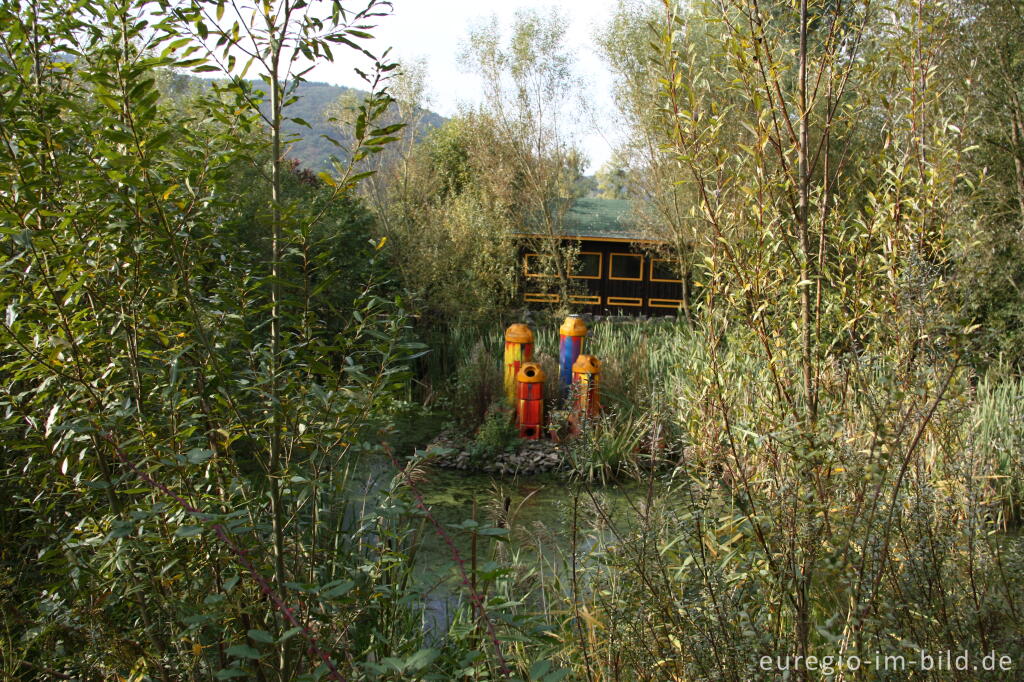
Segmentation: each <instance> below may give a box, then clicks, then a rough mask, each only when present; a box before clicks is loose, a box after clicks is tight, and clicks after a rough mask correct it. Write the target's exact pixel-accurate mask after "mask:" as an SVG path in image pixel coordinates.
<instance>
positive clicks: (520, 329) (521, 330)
mask: <svg viewBox="0 0 1024 682" xmlns="http://www.w3.org/2000/svg"><path fill="white" fill-rule="evenodd" d="M532 359H533V332H532V331H530V328H529V327H527V326H526V325H525V324H518V323H517V324H513V325H511V326H510V327H509V328H508V329H506V330H505V397H506V398H507V399H508V404H509V407H513V408H514V407H515V406H516V375H518V374H519V368H520V367H521V366H522V364H523V363H524V362H529V361H530V360H532Z"/></svg>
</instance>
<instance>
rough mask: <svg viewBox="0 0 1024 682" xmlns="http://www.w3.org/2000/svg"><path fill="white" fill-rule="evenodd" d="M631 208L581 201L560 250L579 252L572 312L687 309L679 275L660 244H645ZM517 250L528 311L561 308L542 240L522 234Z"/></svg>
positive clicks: (660, 312) (647, 241) (666, 312)
mask: <svg viewBox="0 0 1024 682" xmlns="http://www.w3.org/2000/svg"><path fill="white" fill-rule="evenodd" d="M628 210H629V205H628V203H627V202H624V201H615V200H606V199H583V200H578V201H577V202H576V204H575V205H574V207H573V211H572V212H571V213H570V215H569V216H568V219H567V220H566V227H565V230H564V232H563V235H564V236H563V237H562V238H561V239H559V245H560V246H562V247H567V250H568V249H571V250H573V251H578V255H577V258H576V260H575V263H573V265H572V268H571V270H572V273H571V275H570V278H571V280H572V289H573V293H572V295H571V296H570V301H569V303H570V307H572V308H573V309H576V310H578V311H580V312H588V313H593V314H608V315H674V314H677V313H678V312H679V311H680V310H681V309H682V306H683V283H682V280H681V278H680V275H679V270H678V268H677V267H675V266H674V264H673V263H672V262H670V261H669V260H668V259H666V258H665V257H664V256H662V255H659V254H658V252H657V247H658V246H659V242H657V241H654V240H651V239H643V238H642V237H641V236H640V235H637V234H636V233H635V232H634V231H633V230H632V229H631V224H630V223H629V222H628ZM521 236H523V237H531V238H530V239H524V240H523V242H522V244H521V246H520V249H519V262H520V266H521V267H520V273H521V275H522V279H521V282H522V286H521V287H520V291H521V296H522V300H523V302H524V303H526V304H527V305H529V304H535V305H541V304H550V303H557V302H558V294H557V293H553V292H555V291H557V290H558V287H557V282H556V279H557V278H556V275H555V274H553V273H554V268H553V267H551V263H550V262H548V259H550V258H551V256H550V255H545V253H544V252H545V251H546V252H548V253H550V252H551V249H550V248H545V249H542V248H537V245H538V243H540V239H544V240H545V241H546V240H547V239H550V237H548V238H543V237H538V236H537V235H529V234H523V235H521Z"/></svg>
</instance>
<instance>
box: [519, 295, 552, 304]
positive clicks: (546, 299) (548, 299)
mask: <svg viewBox="0 0 1024 682" xmlns="http://www.w3.org/2000/svg"><path fill="white" fill-rule="evenodd" d="M523 300H524V301H526V302H527V303H558V294H523Z"/></svg>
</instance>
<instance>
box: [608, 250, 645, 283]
mask: <svg viewBox="0 0 1024 682" xmlns="http://www.w3.org/2000/svg"><path fill="white" fill-rule="evenodd" d="M608 255H609V256H611V257H610V258H609V259H608V279H613V280H618V281H623V282H642V281H644V257H643V254H639V253H611V254H608ZM616 256H626V257H628V258H639V259H640V276H639V277H615V276H613V275H612V273H613V272H615V257H616Z"/></svg>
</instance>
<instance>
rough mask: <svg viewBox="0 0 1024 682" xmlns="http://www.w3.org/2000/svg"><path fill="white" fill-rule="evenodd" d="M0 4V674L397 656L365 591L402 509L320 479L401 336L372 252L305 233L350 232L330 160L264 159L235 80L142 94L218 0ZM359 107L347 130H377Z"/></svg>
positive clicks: (185, 672) (331, 474)
mask: <svg viewBox="0 0 1024 682" xmlns="http://www.w3.org/2000/svg"><path fill="white" fill-rule="evenodd" d="M221 9H223V7H221ZM266 9H267V11H268V12H272V11H276V10H275V9H274V8H273V7H270V6H267V8H266ZM338 9H339V10H342V9H343V8H341V6H340V5H338ZM0 11H2V12H3V23H4V26H5V31H4V32H3V34H2V35H0V41H2V43H3V49H4V52H5V54H6V55H8V57H9V59H5V60H3V61H2V64H0V91H2V93H3V98H2V99H3V102H4V105H3V106H4V115H3V117H2V119H0V135H2V137H3V140H4V144H3V145H0V154H2V155H3V157H4V163H3V170H2V171H0V183H2V191H0V197H2V198H0V202H2V203H0V211H2V214H3V227H2V233H3V242H2V254H3V259H2V260H3V266H2V267H3V276H2V278H0V282H2V284H0V307H2V308H3V309H4V316H3V320H2V327H0V339H2V346H0V377H2V382H0V384H2V388H0V404H2V406H3V411H2V418H0V432H2V440H3V442H4V450H5V453H6V457H5V459H4V461H3V469H2V473H0V489H2V490H3V492H4V493H5V495H4V504H3V505H2V511H0V532H2V534H3V541H2V547H3V550H2V553H3V555H2V560H3V566H4V568H3V572H2V575H3V585H2V588H3V591H2V598H3V601H4V603H3V611H4V613H5V616H4V621H3V626H2V632H3V634H2V637H3V638H4V645H3V647H2V650H3V654H2V661H3V666H4V671H5V675H6V676H8V677H11V678H13V679H29V678H32V677H38V676H45V677H53V678H61V677H65V676H66V677H75V678H85V679H92V678H97V679H98V678H115V677H124V678H129V677H131V678H136V679H141V678H152V679H163V680H170V679H211V678H214V677H216V678H218V679H224V678H230V677H240V676H246V677H257V678H261V679H307V678H308V679H312V678H314V677H315V678H321V677H323V676H325V675H326V676H332V677H339V676H340V675H341V674H342V672H341V670H340V669H341V668H342V667H346V669H347V670H348V672H347V673H346V675H349V674H355V675H361V674H363V673H364V672H365V670H366V669H365V667H364V666H363V662H364V661H367V660H370V659H373V658H377V659H382V658H385V657H387V656H397V657H414V656H417V655H418V656H419V657H420V658H421V659H422V658H424V654H418V653H417V652H419V651H420V650H421V645H422V631H421V630H420V628H419V626H418V617H419V616H418V614H417V611H416V609H415V608H413V606H412V605H411V604H412V603H411V602H409V601H408V599H407V598H406V595H405V593H404V592H400V591H398V592H396V591H394V590H393V589H392V588H391V586H393V585H401V584H403V580H405V578H403V575H406V573H407V571H408V564H407V563H404V562H403V561H396V560H395V558H396V557H402V556H404V555H406V554H408V552H409V547H410V545H409V544H408V542H409V538H410V535H409V531H408V530H407V527H408V519H409V518H410V516H413V511H412V510H411V508H410V506H409V504H408V503H407V502H406V501H405V500H404V499H403V492H402V491H401V489H396V491H395V492H394V494H392V495H389V496H387V497H386V502H385V504H384V505H383V506H380V507H379V508H377V509H375V510H373V513H371V514H369V515H365V516H359V515H353V514H351V513H350V507H349V499H348V494H347V492H346V481H347V475H348V472H349V471H350V470H351V468H352V466H353V465H354V462H355V460H356V458H357V456H358V455H359V453H360V452H363V451H366V450H369V449H372V447H373V446H372V445H371V443H373V442H374V441H375V440H376V439H377V438H378V437H377V436H376V434H377V433H378V432H379V430H380V429H382V428H385V427H387V425H388V423H389V422H390V421H391V419H392V415H393V413H394V410H395V397H396V394H398V393H400V392H402V391H404V390H405V387H406V386H407V384H408V382H409V380H410V373H409V363H410V360H411V358H412V356H413V355H414V354H415V352H416V351H417V350H418V348H419V347H418V346H417V345H415V344H413V343H411V341H410V339H409V333H408V324H407V318H406V317H405V315H404V313H403V311H402V310H401V308H400V307H399V306H398V305H396V303H395V301H394V300H393V298H388V297H386V296H382V295H381V294H382V293H384V292H385V290H386V289H385V288H384V283H383V281H382V276H383V275H384V274H385V271H384V270H383V269H382V268H381V265H380V260H379V258H376V257H375V255H376V253H377V252H376V251H374V250H373V249H371V248H369V247H367V248H365V249H351V248H350V249H348V250H347V251H346V252H344V253H342V252H341V251H340V249H339V248H338V247H337V246H335V247H333V248H325V246H324V244H325V243H328V244H329V243H331V242H332V241H334V240H345V239H357V240H358V241H359V242H363V241H364V239H365V232H364V233H362V234H360V233H361V231H362V230H365V221H364V224H363V225H360V222H359V218H358V209H357V208H356V207H355V204H352V203H351V202H348V203H346V202H344V201H343V202H342V203H341V204H336V203H333V202H331V201H329V199H330V198H334V199H338V198H342V197H344V195H345V193H346V192H348V191H350V188H351V187H352V182H353V177H352V176H348V177H345V176H344V175H343V176H342V177H340V178H337V177H329V178H326V179H325V180H324V182H325V183H327V185H329V186H331V189H330V190H328V189H327V188H326V187H325V186H324V184H323V183H321V182H320V181H319V180H318V181H316V182H315V183H309V182H305V181H300V177H299V176H297V175H295V174H291V175H289V174H288V173H289V171H288V169H287V168H286V167H282V166H281V164H280V155H279V154H275V153H271V154H269V155H268V154H267V151H266V149H267V138H266V137H265V135H266V133H265V132H264V131H263V130H261V129H260V127H259V123H258V121H259V117H260V115H261V114H260V111H259V110H258V106H257V105H258V100H257V98H256V97H255V96H254V94H253V93H252V91H251V88H250V87H249V86H247V84H246V83H245V82H244V81H241V80H238V79H236V80H233V81H231V83H230V85H228V86H225V87H218V88H216V89H214V90H210V91H207V92H204V93H199V94H198V97H197V98H196V99H195V100H191V101H188V102H187V104H185V105H182V104H181V103H180V101H179V102H173V101H167V100H164V99H162V98H161V92H160V90H159V89H158V87H159V86H158V84H159V83H160V82H161V79H162V78H163V75H164V74H166V73H167V69H169V68H187V69H193V70H196V71H199V72H204V71H208V70H209V69H210V68H213V67H212V64H211V60H212V59H214V57H213V56H212V55H207V56H206V57H205V58H204V57H202V55H203V52H202V51H201V49H200V48H201V43H200V42H199V41H201V40H202V39H204V38H206V37H207V36H208V35H217V33H216V32H217V31H220V30H221V28H220V27H217V26H216V21H215V20H214V19H212V18H211V17H212V15H213V14H217V15H218V16H219V15H220V12H218V11H217V5H209V6H207V5H191V6H189V7H187V8H185V9H180V8H169V7H167V6H165V5H158V4H152V3H146V2H138V3H128V4H125V3H120V4H119V3H89V4H79V5H76V6H74V7H72V8H71V9H70V11H69V9H68V7H67V6H66V5H63V4H60V3H47V2H41V3H34V4H33V5H31V6H24V5H18V4H13V5H12V4H4V5H3V6H2V7H0ZM207 13H209V14H207ZM311 16H312V15H310V17H311ZM339 16H340V15H339ZM344 16H345V21H355V22H361V21H365V20H366V19H367V18H368V16H367V15H366V14H355V15H350V14H348V13H347V11H346V12H345V14H344ZM186 20H188V23H183V22H185V21H186ZM336 20H339V21H340V19H337V18H336ZM266 26H267V27H268V28H267V30H269V31H271V32H273V31H276V30H280V26H279V25H276V24H274V23H273V20H271V21H270V22H269V23H268V24H267V25H266ZM320 26H327V24H323V23H321V24H320ZM332 26H333V27H334V29H337V28H338V26H339V24H338V23H334V24H332ZM341 26H342V27H345V26H346V25H345V24H341ZM228 28H229V29H230V27H228ZM308 28H309V26H306V27H305V28H304V29H303V30H306V29H308ZM334 29H331V30H334ZM342 30H343V31H347V30H348V28H343V29H342ZM352 30H357V29H352ZM360 32H361V31H360ZM192 34H194V35H195V36H197V38H196V39H192V38H190V37H189V36H190V35H192ZM332 35H337V34H332ZM305 40H306V42H305V43H304V47H305V49H310V50H315V51H318V52H319V53H321V54H322V53H323V51H322V48H323V47H324V45H325V43H323V42H322V41H323V40H324V38H323V36H314V35H312V34H311V33H310V32H309V31H306V33H305ZM318 41H320V42H318ZM161 50H162V51H161ZM197 51H198V52H199V56H196V53H197ZM224 57H225V59H226V60H227V61H228V62H234V59H235V55H234V54H233V53H232V54H227V55H224ZM278 85H279V84H278ZM277 95H278V96H279V95H280V91H278V93H277ZM277 101H278V102H280V99H279V97H278V98H277ZM368 106H370V107H371V108H372V106H375V105H373V104H372V102H371V103H368ZM373 113H374V112H373V111H368V112H366V114H365V116H364V119H363V122H362V124H361V125H362V126H363V128H364V130H362V131H361V132H358V133H357V134H356V135H355V136H354V137H353V140H355V141H356V142H357V144H359V145H363V146H362V147H360V148H358V149H355V150H353V151H354V153H356V154H365V153H369V152H371V151H372V147H373V146H376V145H379V144H383V140H382V139H381V138H382V134H377V135H376V136H375V137H374V136H373V135H369V134H370V133H373V132H374V128H373V126H372V125H370V124H369V123H370V122H371V121H372V116H373ZM279 122H280V121H279V120H278V123H279ZM364 143H366V144H365V145H364ZM278 170H280V171H282V172H277V171H278ZM268 176H271V177H274V178H276V179H277V180H278V181H279V182H278V183H275V186H274V188H273V189H274V190H275V192H274V193H275V194H276V197H275V199H276V201H274V202H273V203H268V202H267V196H268V195H269V194H271V192H270V191H269V189H268V186H267V184H268V183H267V180H266V179H265V178H267V177H268ZM328 194H329V195H331V196H330V197H328V196H325V195H328ZM261 205H262V206H261ZM324 217H326V218H327V219H326V220H321V219H322V218H324ZM261 228H264V229H267V230H270V231H272V232H273V237H272V238H271V239H270V240H268V239H267V238H266V237H265V236H264V235H263V234H261ZM343 255H344V256H345V257H344V258H343V257H342V256H343ZM350 259H361V260H362V263H361V264H360V265H361V267H360V268H358V269H355V270H352V271H350V272H345V268H347V267H348V266H349V265H350V264H352V263H353V261H352V260H350ZM268 263H269V264H270V265H271V266H272V268H273V269H272V270H271V268H268ZM339 272H343V273H345V274H346V275H349V274H350V275H351V279H346V280H344V281H343V282H342V283H341V284H340V286H339V285H338V284H337V282H336V280H337V275H338V273H339ZM285 278H287V283H284V282H282V280H283V279H285ZM15 548H17V551H16V552H15V551H14V550H15ZM268 576H269V577H268Z"/></svg>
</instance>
